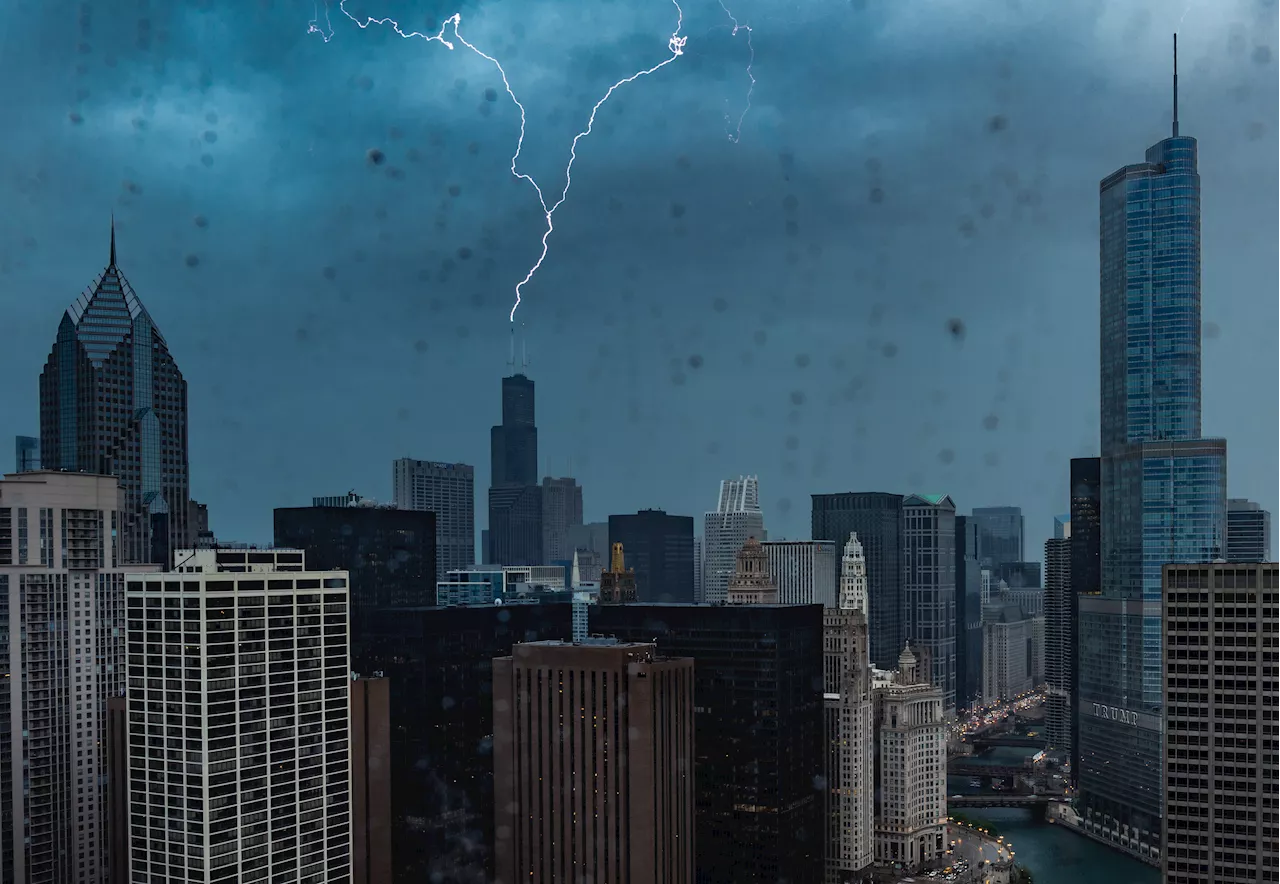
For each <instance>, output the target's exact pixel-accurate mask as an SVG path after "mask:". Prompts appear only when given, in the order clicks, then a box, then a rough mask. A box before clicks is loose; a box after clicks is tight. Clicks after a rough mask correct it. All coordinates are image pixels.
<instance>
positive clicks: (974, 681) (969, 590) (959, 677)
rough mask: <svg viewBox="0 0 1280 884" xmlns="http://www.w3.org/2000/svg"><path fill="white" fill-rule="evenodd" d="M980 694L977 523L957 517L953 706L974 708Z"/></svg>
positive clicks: (979, 567) (980, 659)
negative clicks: (954, 696) (954, 688)
mask: <svg viewBox="0 0 1280 884" xmlns="http://www.w3.org/2000/svg"><path fill="white" fill-rule="evenodd" d="M981 694H982V567H981V565H980V564H979V562H978V523H977V522H975V521H974V520H973V517H972V516H956V706H957V707H959V708H961V709H964V708H968V707H969V706H971V705H973V703H974V702H975V701H977V700H978V698H979V697H980V696H981Z"/></svg>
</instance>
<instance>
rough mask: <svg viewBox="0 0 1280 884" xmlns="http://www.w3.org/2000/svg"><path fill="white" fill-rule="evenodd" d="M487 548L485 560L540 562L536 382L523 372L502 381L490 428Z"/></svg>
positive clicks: (540, 523) (540, 536)
mask: <svg viewBox="0 0 1280 884" xmlns="http://www.w3.org/2000/svg"><path fill="white" fill-rule="evenodd" d="M489 439H490V455H491V464H490V465H491V469H490V487H489V528H488V531H489V546H488V548H487V549H485V550H484V559H485V562H486V563H490V564H498V565H541V564H545V562H544V560H543V558H542V486H541V485H539V484H538V427H537V425H536V423H535V421H534V383H533V381H531V380H530V379H529V378H527V377H525V376H524V375H523V374H514V375H511V376H510V377H505V378H503V379H502V423H501V424H498V425H496V426H494V427H493V428H492V430H491V431H490V436H489Z"/></svg>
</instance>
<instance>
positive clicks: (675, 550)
mask: <svg viewBox="0 0 1280 884" xmlns="http://www.w3.org/2000/svg"><path fill="white" fill-rule="evenodd" d="M619 543H621V544H622V548H623V549H625V550H626V554H627V563H628V564H629V565H630V566H631V567H632V568H633V569H634V570H635V572H636V598H637V599H638V600H640V601H642V602H663V603H670V602H692V601H693V517H692V516H669V515H667V514H666V513H665V512H664V511H662V510H640V512H638V513H635V514H634V515H631V514H628V515H621V516H610V517H609V545H610V547H611V548H612V547H613V546H615V545H616V544H619Z"/></svg>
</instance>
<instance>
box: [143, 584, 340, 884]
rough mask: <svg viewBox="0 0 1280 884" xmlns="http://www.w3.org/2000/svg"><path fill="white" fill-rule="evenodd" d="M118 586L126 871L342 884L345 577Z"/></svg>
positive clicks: (174, 877) (164, 876)
mask: <svg viewBox="0 0 1280 884" xmlns="http://www.w3.org/2000/svg"><path fill="white" fill-rule="evenodd" d="M125 596H126V605H127V617H128V624H127V631H126V636H127V641H128V669H127V672H128V679H129V687H128V714H129V743H128V769H129V780H128V789H129V838H130V857H129V861H130V873H131V875H132V880H135V881H141V880H155V879H159V880H163V881H207V882H217V881H226V882H236V884H240V882H245V884H248V882H253V881H263V882H275V881H285V880H293V881H317V882H322V881H332V882H347V881H350V880H351V874H352V868H351V846H352V831H351V792H352V781H351V767H352V765H351V741H350V734H351V707H350V702H351V701H350V679H351V662H350V654H349V630H348V605H347V575H346V574H345V573H343V572H340V571H300V572H299V571H289V572H285V571H280V572H270V571H267V572H262V571H257V572H242V573H225V572H217V571H214V572H198V573H181V574H178V573H169V574H152V575H143V574H139V575H132V574H131V575H129V577H128V585H127V588H126V592H125ZM179 698H180V700H179ZM161 740H164V741H165V742H160V741H161Z"/></svg>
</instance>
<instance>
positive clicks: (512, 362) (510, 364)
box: [507, 325, 516, 374]
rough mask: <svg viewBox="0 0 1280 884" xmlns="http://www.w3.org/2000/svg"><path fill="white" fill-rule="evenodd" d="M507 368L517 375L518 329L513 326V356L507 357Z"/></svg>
mask: <svg viewBox="0 0 1280 884" xmlns="http://www.w3.org/2000/svg"><path fill="white" fill-rule="evenodd" d="M507 368H509V369H511V373H512V374H515V373H516V327H515V326H514V325H513V326H511V355H510V356H508V357H507Z"/></svg>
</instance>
